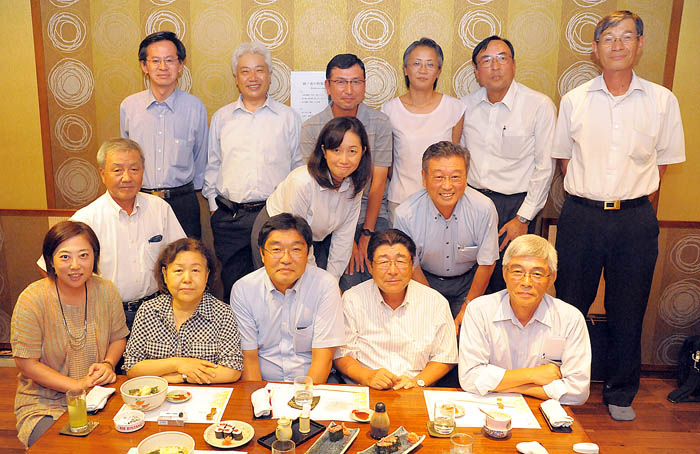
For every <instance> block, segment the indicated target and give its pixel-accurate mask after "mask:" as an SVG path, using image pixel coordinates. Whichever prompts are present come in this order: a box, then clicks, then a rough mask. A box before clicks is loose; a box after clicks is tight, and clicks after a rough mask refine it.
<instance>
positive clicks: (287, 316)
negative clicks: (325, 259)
mask: <svg viewBox="0 0 700 454" xmlns="http://www.w3.org/2000/svg"><path fill="white" fill-rule="evenodd" d="M257 242H258V246H259V248H260V249H259V250H260V256H261V257H262V261H263V264H264V267H263V268H260V269H258V270H256V271H253V272H252V273H250V274H248V275H246V276H244V277H242V278H241V279H239V280H238V281H237V282H236V283H235V284H234V286H233V289H232V290H231V308H232V309H233V313H234V315H235V316H236V321H237V322H238V330H239V331H240V334H241V349H242V350H243V377H242V378H243V380H257V381H260V380H265V381H286V382H291V381H294V378H296V377H300V376H304V375H307V376H310V377H311V378H312V379H313V381H314V383H325V382H326V380H327V379H328V374H329V373H330V371H331V366H332V360H333V354H334V353H335V349H336V347H338V346H340V345H343V344H344V343H345V342H344V339H345V336H344V333H343V308H342V303H341V301H340V291H339V290H338V281H337V280H336V278H335V277H333V275H332V274H330V273H329V272H327V271H326V270H323V269H321V268H318V267H316V266H314V265H307V258H308V255H309V248H310V247H311V245H312V244H313V243H312V234H311V227H309V224H308V223H307V222H306V221H305V220H304V219H303V218H301V217H299V216H292V215H291V214H289V213H282V214H278V215H276V216H272V217H271V218H270V219H268V220H267V221H266V222H265V224H263V226H262V228H261V230H260V235H259V237H258V239H257Z"/></svg>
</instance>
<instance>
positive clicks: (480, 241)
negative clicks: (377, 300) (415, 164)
mask: <svg viewBox="0 0 700 454" xmlns="http://www.w3.org/2000/svg"><path fill="white" fill-rule="evenodd" d="M468 159H469V152H468V151H467V150H466V149H465V148H464V147H461V146H459V145H455V144H453V143H452V142H447V141H442V142H438V143H435V144H433V145H431V146H429V147H428V148H427V149H426V150H425V153H423V158H422V166H423V170H422V171H421V175H422V177H423V186H424V188H425V189H423V190H421V191H418V192H416V193H414V194H412V195H411V196H410V197H409V198H408V199H406V200H405V201H404V202H403V203H402V204H401V205H399V206H398V207H397V209H396V219H395V220H394V228H396V229H399V230H401V231H403V232H406V233H407V234H408V236H410V237H411V239H413V241H414V242H415V243H416V257H418V260H417V261H416V263H415V264H414V271H413V279H415V280H417V281H418V282H420V283H422V284H425V285H429V286H430V287H432V288H434V289H435V290H437V291H438V292H440V293H441V294H442V296H444V297H445V298H447V300H448V301H449V303H450V310H451V311H452V317H454V318H455V321H454V323H455V328H456V330H457V332H458V333H459V327H460V326H461V324H462V317H464V309H465V307H466V306H467V303H468V302H469V301H471V300H473V299H474V298H476V297H478V296H481V295H483V294H484V291H485V290H486V287H487V286H488V283H489V279H490V278H491V273H492V272H493V268H494V266H495V263H496V260H497V259H498V232H497V230H496V224H497V222H498V215H497V214H496V208H495V207H494V206H493V202H491V200H489V198H488V197H486V196H485V195H483V194H481V193H479V192H478V191H476V190H475V189H473V188H470V187H468V186H467V171H468V169H469V165H468V162H469V161H468Z"/></svg>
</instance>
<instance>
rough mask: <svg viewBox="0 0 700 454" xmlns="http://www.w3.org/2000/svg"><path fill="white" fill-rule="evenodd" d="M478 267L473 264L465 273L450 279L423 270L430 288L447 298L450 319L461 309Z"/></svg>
mask: <svg viewBox="0 0 700 454" xmlns="http://www.w3.org/2000/svg"><path fill="white" fill-rule="evenodd" d="M478 267H479V265H478V264H476V263H475V264H474V266H473V267H471V269H470V270H469V271H467V272H466V273H464V274H460V275H459V276H451V277H443V276H438V275H436V274H433V273H429V272H427V271H425V270H423V274H424V275H425V278H426V279H427V280H428V284H430V287H431V288H432V289H434V290H437V291H438V292H440V294H441V295H442V296H444V297H445V298H447V301H448V302H449V303H450V311H451V312H452V318H455V317H456V316H457V314H458V313H459V311H460V309H462V304H464V300H465V299H466V298H467V294H468V293H469V289H470V288H471V286H472V281H473V280H474V274H475V273H476V269H477V268H478Z"/></svg>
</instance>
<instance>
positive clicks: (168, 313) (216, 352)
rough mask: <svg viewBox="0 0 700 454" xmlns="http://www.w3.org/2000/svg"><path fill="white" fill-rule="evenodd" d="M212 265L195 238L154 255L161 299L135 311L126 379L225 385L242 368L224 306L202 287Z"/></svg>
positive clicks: (237, 339) (234, 330) (231, 322)
mask: <svg viewBox="0 0 700 454" xmlns="http://www.w3.org/2000/svg"><path fill="white" fill-rule="evenodd" d="M215 264H216V262H215V260H214V255H213V254H212V253H211V251H210V250H209V249H208V248H207V247H206V246H204V245H203V244H202V243H200V242H199V241H197V240H194V239H191V238H183V239H180V240H177V241H174V242H173V243H171V244H169V245H168V246H167V247H166V248H165V249H164V250H163V251H162V252H161V254H160V257H159V258H158V261H157V262H156V265H155V270H154V275H155V278H156V281H157V282H158V286H159V287H160V290H161V291H162V292H163V293H162V294H161V295H159V296H157V297H155V298H153V299H151V300H148V301H146V302H144V303H143V304H142V305H141V307H140V308H139V310H138V312H137V314H136V319H135V320H134V326H133V329H132V331H131V336H130V338H129V342H128V344H127V347H126V351H125V352H124V366H123V368H124V370H125V371H126V374H127V376H129V377H136V376H139V375H159V376H162V377H163V378H165V379H167V380H168V382H169V383H183V382H188V383H199V384H203V383H226V382H233V381H236V380H238V379H239V378H240V377H241V371H242V370H243V355H242V353H241V340H240V336H239V334H238V325H237V324H236V318H235V317H234V315H233V311H232V310H231V308H230V306H228V305H227V304H224V303H223V302H221V301H219V300H218V299H216V298H215V297H214V296H212V295H211V294H210V293H209V292H208V291H206V289H207V285H208V283H209V279H212V278H213V276H214V274H215V270H214V267H215V266H216V265H215Z"/></svg>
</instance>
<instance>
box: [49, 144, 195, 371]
mask: <svg viewBox="0 0 700 454" xmlns="http://www.w3.org/2000/svg"><path fill="white" fill-rule="evenodd" d="M97 166H98V167H99V171H100V175H101V176H102V182H103V183H104V185H105V186H106V187H107V192H105V193H104V194H103V195H102V196H100V197H98V198H97V199H96V200H95V201H94V202H92V203H90V204H89V205H88V206H86V207H84V208H81V209H80V210H78V211H76V212H75V214H74V215H73V216H71V220H72V221H80V222H84V223H86V224H87V225H89V226H90V227H91V228H92V230H94V231H95V234H96V235H97V238H98V239H99V240H100V263H99V272H100V275H101V276H102V277H104V278H106V279H109V280H110V281H112V282H113V283H114V285H115V286H116V287H117V290H119V295H120V296H121V298H122V301H123V302H124V313H125V315H126V323H127V326H128V327H129V329H131V325H132V323H133V321H134V317H135V316H136V311H137V310H138V308H139V306H140V305H141V303H142V302H143V301H145V300H147V299H150V298H152V297H154V296H156V292H157V291H158V284H157V283H156V280H155V278H154V277H153V267H154V265H155V263H156V261H157V260H158V255H159V254H160V251H161V250H162V249H164V248H165V247H166V246H167V245H168V244H170V243H172V242H173V241H175V240H179V239H180V238H184V237H185V232H184V231H183V230H182V227H181V226H180V223H179V222H178V220H177V218H176V217H175V213H174V212H173V210H172V208H171V207H170V205H168V204H167V203H166V202H165V201H164V200H163V199H161V198H159V197H156V196H153V195H150V194H144V193H143V192H139V189H141V182H142V181H143V169H144V156H143V151H142V150H141V147H139V144H137V143H136V142H134V141H133V140H130V139H121V138H116V139H109V140H107V141H105V142H104V143H103V144H102V146H101V147H100V149H99V150H98V152H97ZM38 264H39V266H40V267H41V268H42V269H43V268H44V267H45V266H44V260H43V258H41V259H39V262H38ZM117 370H118V369H117Z"/></svg>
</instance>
